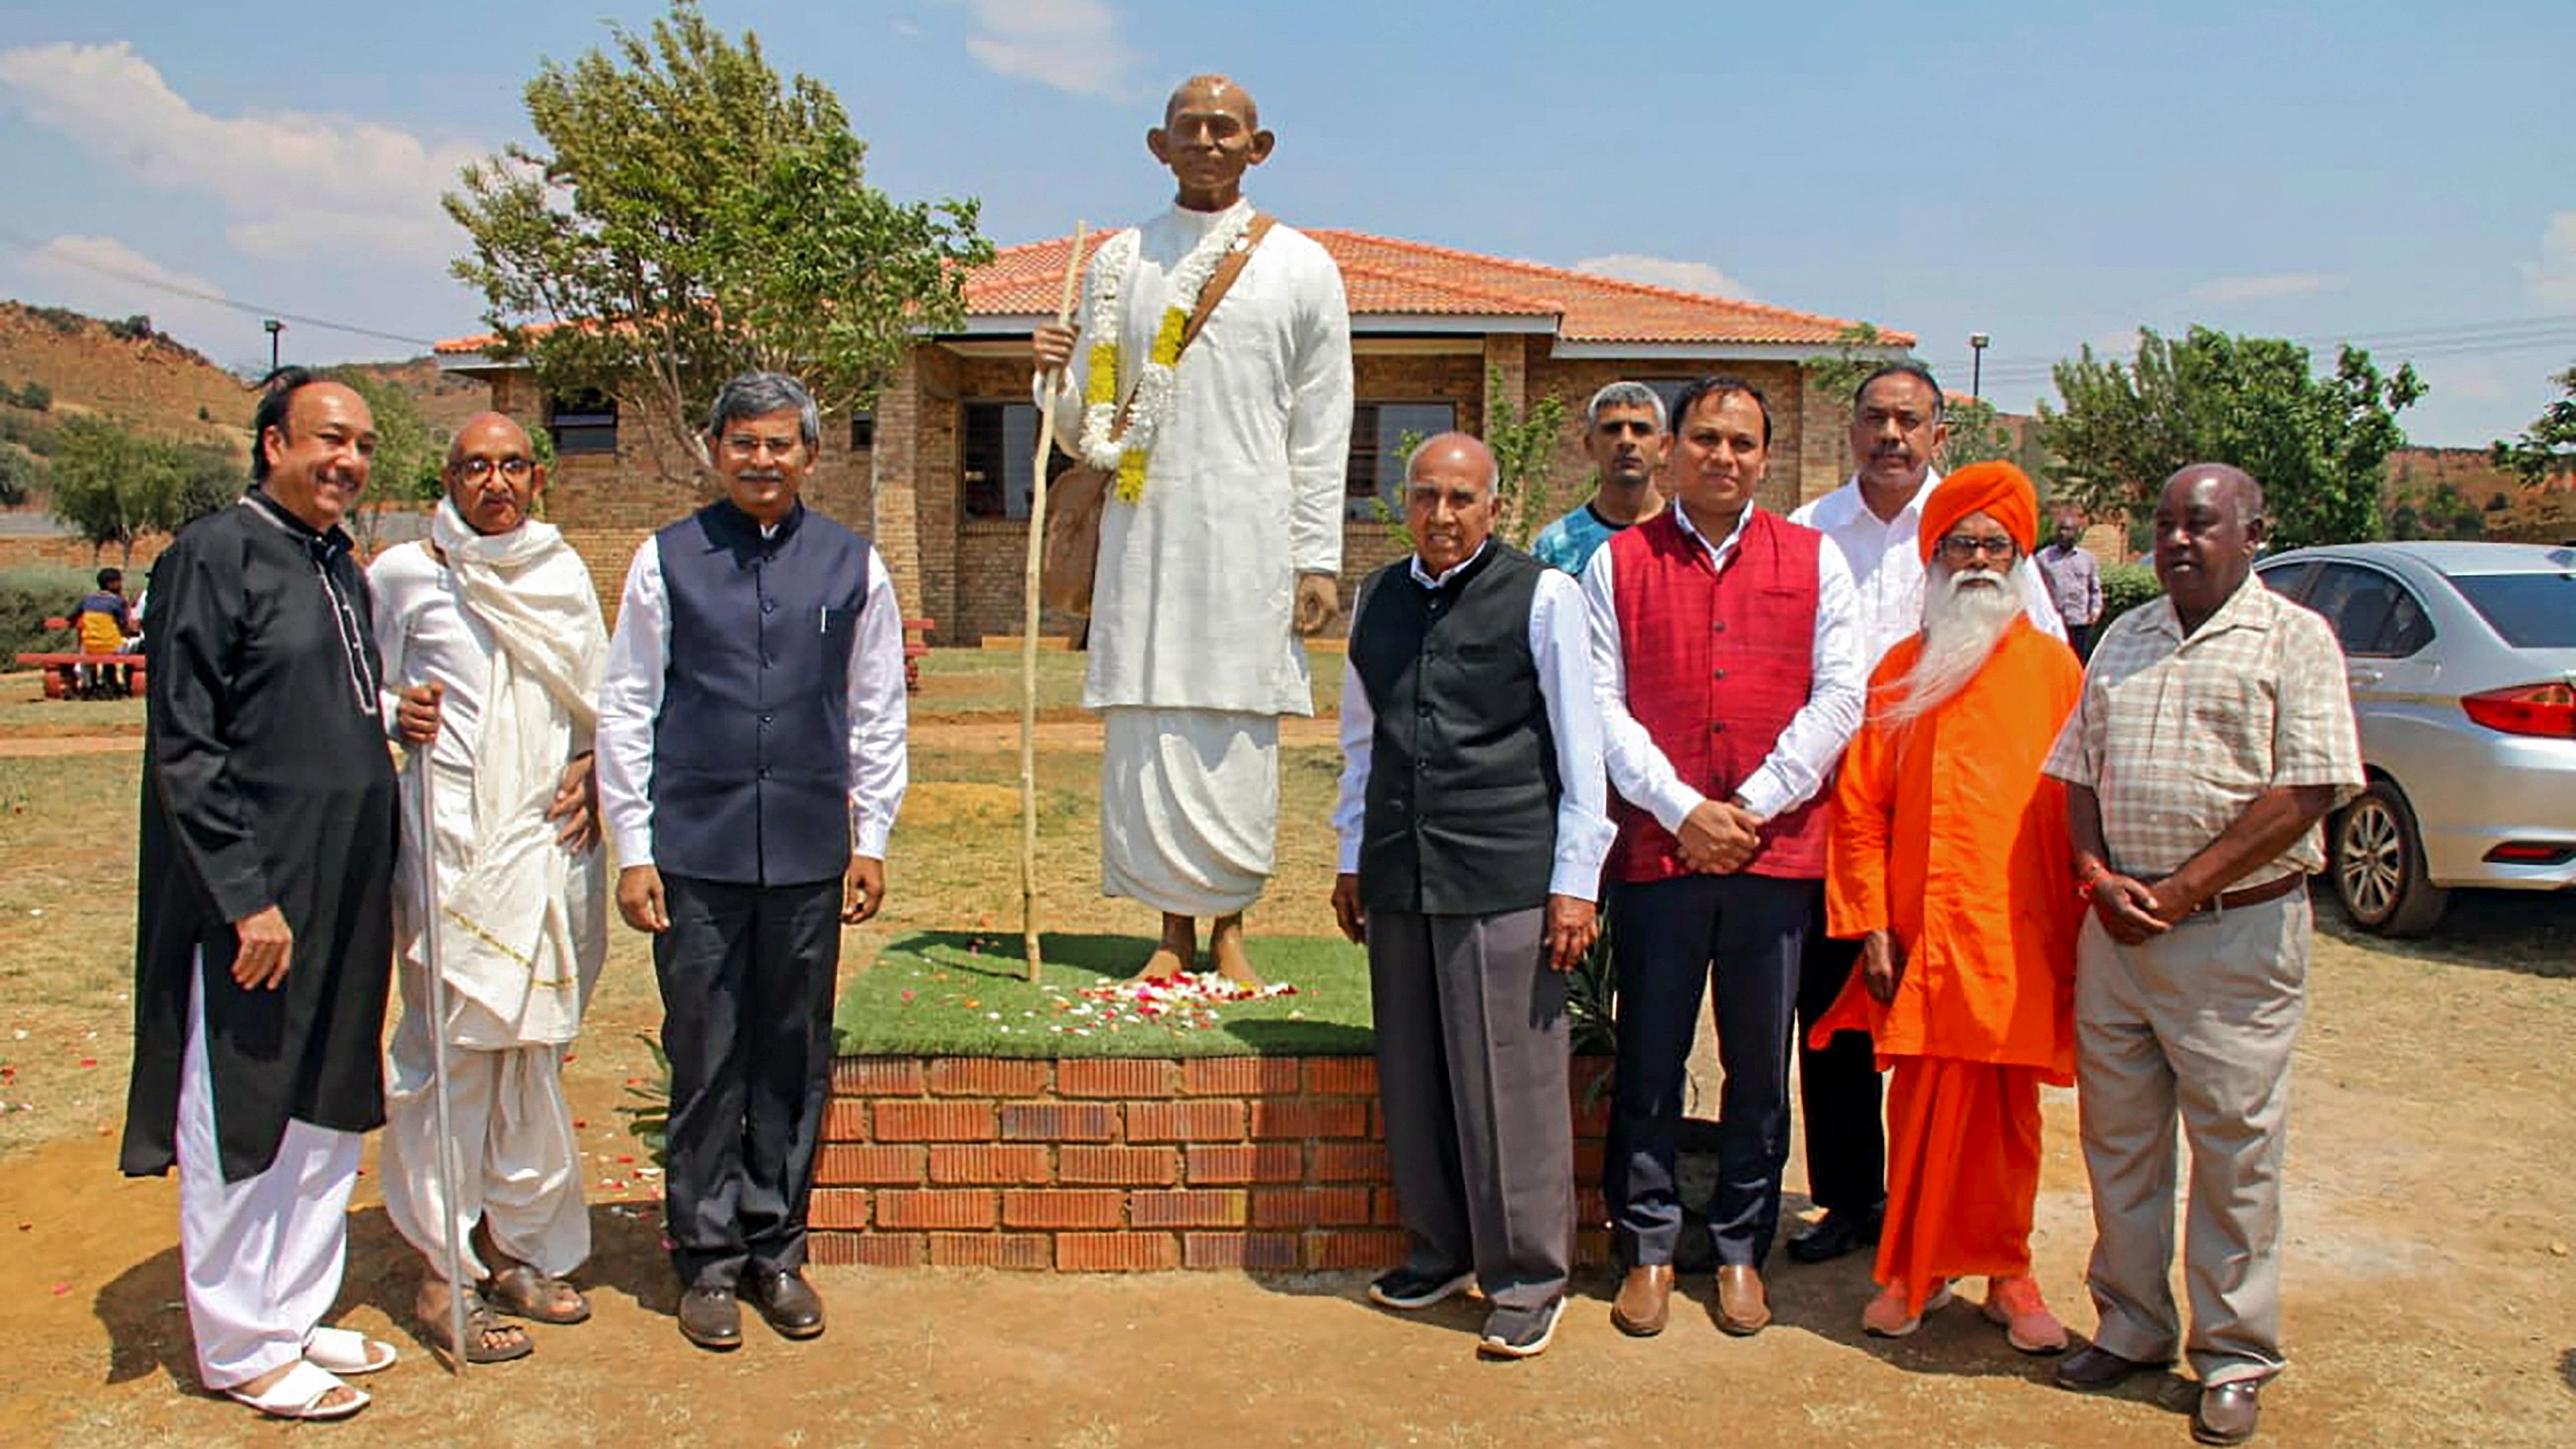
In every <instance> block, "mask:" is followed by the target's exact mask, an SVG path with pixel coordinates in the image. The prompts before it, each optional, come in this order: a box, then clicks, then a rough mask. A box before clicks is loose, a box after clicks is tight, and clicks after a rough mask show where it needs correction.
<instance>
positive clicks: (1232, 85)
mask: <svg viewBox="0 0 2576 1449" xmlns="http://www.w3.org/2000/svg"><path fill="white" fill-rule="evenodd" d="M1210 110H1215V111H1224V112H1226V113H1227V114H1228V115H1231V116H1233V117H1234V118H1235V119H1236V120H1237V121H1240V122H1242V123H1243V129H1245V130H1246V131H1258V130H1260V129H1261V107H1259V106H1257V105H1255V104H1253V100H1252V92H1250V91H1248V90H1245V89H1244V88H1243V87H1242V86H1241V85H1240V84H1238V83H1237V82H1236V80H1235V78H1234V77H1232V76H1230V75H1218V74H1216V73H1215V72H1213V71H1211V72H1209V73H1207V74H1205V75H1194V76H1191V77H1190V78H1189V79H1188V80H1185V81H1183V82H1181V83H1180V84H1179V85H1176V86H1174V87H1172V94H1171V97H1170V99H1168V100H1166V101H1164V102H1163V125H1164V126H1165V127H1166V128H1169V127H1170V126H1171V125H1172V124H1173V123H1174V122H1176V121H1178V120H1179V119H1180V118H1181V117H1183V116H1185V115H1188V114H1189V113H1191V112H1192V111H1210Z"/></svg>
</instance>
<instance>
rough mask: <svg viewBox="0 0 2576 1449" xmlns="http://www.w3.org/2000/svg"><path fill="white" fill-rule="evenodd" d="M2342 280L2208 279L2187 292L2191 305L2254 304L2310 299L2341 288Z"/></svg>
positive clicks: (2279, 276) (2280, 275)
mask: <svg viewBox="0 0 2576 1449" xmlns="http://www.w3.org/2000/svg"><path fill="white" fill-rule="evenodd" d="M2343 285H2344V279H2343V278H2341V277H2334V276H2328V275H2327V274H2325V273H2324V272H2264V273H2260V274H2258V275H2255V276H2248V277H2212V278H2210V279H2209V280H2208V281H2206V282H2202V283H2200V284H2199V285H2197V286H2195V287H2193V288H2192V289H2191V299H2192V300H2193V301H2195V302H2258V301H2264V300H2267V299H2269V298H2273V297H2313V296H2315V295H2316V294H2318V293H2319V292H2337V291H2341V290H2342V289H2343Z"/></svg>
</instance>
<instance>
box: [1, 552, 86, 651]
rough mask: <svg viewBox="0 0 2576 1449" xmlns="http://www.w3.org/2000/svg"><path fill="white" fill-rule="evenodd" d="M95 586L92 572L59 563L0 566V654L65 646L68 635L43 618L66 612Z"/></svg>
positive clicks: (53, 617) (59, 615)
mask: <svg viewBox="0 0 2576 1449" xmlns="http://www.w3.org/2000/svg"><path fill="white" fill-rule="evenodd" d="M96 588H97V578H96V576H95V575H94V574H92V573H89V572H85V571H83V570H81V569H76V568H69V567H66V566H64V565H61V564H23V565H20V566H18V567H15V568H0V650H5V651H6V655H5V656H0V657H9V658H14V657H15V656H17V655H19V654H21V653H25V652H28V651H31V650H48V649H61V648H64V647H66V646H67V645H68V644H69V643H70V639H69V637H68V636H67V635H66V634H64V632H63V631H61V630H59V629H47V628H46V627H45V621H46V620H47V619H59V618H62V617H64V616H65V615H68V614H69V613H71V611H72V605H74V604H77V603H79V602H80V601H81V600H82V599H84V598H87V597H88V596H89V595H90V594H91V593H92V592H94V591H95V590H96Z"/></svg>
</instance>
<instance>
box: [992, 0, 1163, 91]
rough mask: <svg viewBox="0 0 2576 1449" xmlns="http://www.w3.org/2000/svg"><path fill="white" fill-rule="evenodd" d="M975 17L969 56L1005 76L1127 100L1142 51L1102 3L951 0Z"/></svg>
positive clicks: (1091, 0)
mask: <svg viewBox="0 0 2576 1449" xmlns="http://www.w3.org/2000/svg"><path fill="white" fill-rule="evenodd" d="M950 3H952V4H962V5H964V6H965V7H966V8H967V9H968V10H970V11H972V12H973V13H974V16H975V34H974V35H972V36H970V37H968V38H967V41H966V52H967V54H969V55H972V56H974V57H975V59H977V60H978V61H981V62H982V63H983V65H984V67H985V69H987V70H990V71H993V72H994V73H996V74H999V75H1006V76H1015V77H1018V78H1019V79H1022V80H1033V81H1036V82H1037V83H1039V84H1040V85H1046V86H1053V87H1054V88H1055V89H1057V90H1060V91H1066V92H1069V93H1071V94H1073V95H1077V96H1099V97H1102V98H1104V99H1107V100H1125V99H1127V98H1129V97H1130V96H1131V95H1132V94H1133V93H1134V89H1135V88H1134V86H1133V84H1132V83H1131V82H1130V80H1129V78H1128V72H1129V71H1130V69H1131V68H1132V67H1134V65H1135V64H1136V61H1137V59H1138V56H1137V53H1136V51H1135V50H1134V49H1133V48H1132V47H1130V46H1129V45H1128V44H1127V42H1125V41H1124V40H1121V39H1119V37H1118V16H1117V14H1116V13H1115V12H1113V11H1112V10H1111V9H1110V8H1109V7H1108V5H1106V4H1104V3H1102V0H950Z"/></svg>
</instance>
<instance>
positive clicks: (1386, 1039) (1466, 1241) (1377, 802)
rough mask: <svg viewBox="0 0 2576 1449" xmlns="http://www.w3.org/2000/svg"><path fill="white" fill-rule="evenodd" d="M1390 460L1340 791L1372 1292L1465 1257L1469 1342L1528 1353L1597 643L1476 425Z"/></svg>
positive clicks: (1562, 1129)
mask: <svg viewBox="0 0 2576 1449" xmlns="http://www.w3.org/2000/svg"><path fill="white" fill-rule="evenodd" d="M1405 474H1406V479H1405V484H1406V486H1405V522H1406V525H1407V526H1408V527H1409V528H1410V529H1411V530H1412V533H1413V538H1414V549H1415V551H1414V553H1413V555H1412V557H1410V558H1407V559H1399V560H1397V561H1396V562H1394V563H1391V564H1388V565H1387V566H1386V567H1384V568H1382V569H1379V570H1378V571H1377V572H1376V573H1375V574H1374V575H1372V576H1371V577H1370V578H1369V580H1368V582H1367V584H1365V585H1364V586H1363V587H1362V589H1361V591H1360V596H1359V603H1358V605H1357V607H1356V609H1355V610H1354V611H1353V614H1352V620H1351V637H1350V652H1349V655H1348V657H1347V661H1346V662H1345V664H1344V665H1343V669H1342V730H1341V737H1342V757H1343V761H1344V764H1343V767H1342V784H1341V798H1340V802H1339V803H1338V805H1337V806H1336V807H1335V809H1334V811H1333V827H1334V830H1335V831H1336V833H1338V834H1339V835H1340V837H1341V871H1340V874H1339V875H1338V876H1337V877H1336V878H1335V880H1334V882H1333V914H1334V916H1335V917H1336V918H1338V919H1339V921H1340V923H1341V927H1342V932H1343V934H1345V935H1347V936H1349V937H1350V938H1351V939H1352V940H1354V941H1365V942H1367V944H1368V956H1369V993H1370V1004H1371V1008H1372V1010H1373V1011H1374V1013H1375V1017H1376V1028H1377V1075H1378V1094H1379V1099H1380V1102H1381V1104H1382V1106H1383V1108H1384V1110H1385V1114H1386V1145H1387V1155H1388V1158H1389V1159H1390V1162H1391V1165H1392V1168H1393V1175H1394V1179H1395V1193H1396V1201H1397V1203H1398V1204H1399V1206H1400V1210H1401V1212H1402V1215H1403V1220H1404V1230H1405V1238H1406V1253H1405V1260H1404V1262H1403V1263H1401V1264H1400V1265H1398V1266H1397V1267H1396V1268H1394V1269H1393V1270H1392V1271H1389V1272H1387V1273H1385V1274H1383V1275H1381V1276H1380V1277H1379V1278H1378V1280H1377V1281H1376V1282H1374V1283H1372V1284H1370V1285H1369V1297H1370V1298H1371V1299H1373V1300H1375V1301H1376V1302H1378V1303H1380V1304H1382V1305H1384V1306H1386V1307H1389V1308H1396V1309H1413V1308H1427V1307H1429V1306H1430V1305H1432V1304H1434V1303H1437V1302H1439V1301H1441V1300H1442V1299H1444V1298H1447V1297H1449V1296H1450V1295H1451V1294H1453V1293H1456V1292H1458V1291H1459V1290H1460V1289H1462V1288H1464V1287H1466V1286H1467V1284H1468V1283H1469V1281H1471V1280H1472V1281H1474V1282H1476V1283H1477V1284H1479V1285H1480V1286H1481V1287H1482V1289H1483V1291H1484V1296H1485V1300H1486V1302H1488V1303H1490V1304H1491V1305H1493V1306H1492V1310H1491V1312H1490V1313H1489V1314H1488V1315H1487V1317H1486V1320H1485V1329H1484V1333H1483V1335H1482V1337H1481V1339H1480V1340H1479V1342H1478V1343H1477V1352H1479V1353H1481V1354H1484V1355H1486V1356H1488V1357H1495V1358H1530V1357H1533V1356H1535V1355H1537V1354H1539V1353H1541V1352H1544V1351H1545V1350H1546V1348H1547V1345H1548V1342H1549V1340H1550V1339H1552V1338H1553V1337H1554V1336H1555V1334H1556V1322H1557V1318H1558V1316H1559V1315H1560V1314H1561V1313H1562V1312H1563V1311H1564V1307H1565V1279H1566V1274H1567V1271H1568V1270H1569V1269H1570V1268H1571V1266H1572V1264H1571V1262H1570V1258H1569V1249H1571V1247H1572V1246H1573V1237H1574V1198H1573V1189H1574V1131H1573V1120H1572V1117H1571V1116H1570V1114H1569V1113H1568V1112H1567V1111H1566V1050H1567V1038H1566V1018H1565V991H1566V973H1567V972H1568V971H1570V970H1572V969H1573V967H1574V965H1575V963H1576V962H1578V961H1580V960H1582V959H1583V953H1584V952H1585V951H1586V950H1587V949H1589V948H1590V947H1591V945H1592V941H1593V938H1594V937H1595V936H1596V935H1597V934H1599V925H1598V922H1597V921H1596V920H1595V917H1594V908H1593V897H1594V895H1595V893H1596V892H1597V891H1598V890H1599V888H1600V882H1601V863H1602V861H1603V859H1604V858H1605V857H1606V856H1607V855H1608V854H1609V850H1610V840H1611V835H1612V827H1611V824H1610V819H1609V816H1608V815H1607V814H1606V813H1604V805H1605V803H1606V801H1605V798H1604V797H1605V796H1606V794H1607V789H1606V787H1605V786H1604V784H1603V782H1602V765H1601V734H1600V724H1599V721H1598V719H1597V718H1596V717H1595V715H1594V714H1593V708H1592V694H1593V688H1592V660H1591V656H1590V653H1589V645H1588V643H1587V641H1586V638H1585V618H1584V612H1583V598H1582V595H1581V594H1580V593H1579V592H1577V590H1576V588H1575V584H1574V580H1573V579H1572V578H1571V577H1570V576H1568V575H1566V574H1564V573H1562V572H1560V571H1557V570H1555V569H1551V568H1548V567H1546V566H1545V565H1543V564H1541V563H1539V562H1538V561H1537V560H1536V559H1534V558H1532V557H1530V556H1529V555H1528V554H1525V553H1522V552H1521V551H1520V550H1518V549H1516V548H1513V547H1511V546H1509V545H1508V544H1504V543H1500V542H1497V541H1494V540H1493V539H1492V538H1491V537H1490V535H1491V534H1492V532H1493V528H1494V503H1495V499H1494V485H1495V481H1496V470H1495V466H1494V455H1493V454H1492V453H1491V452H1490V451H1488V450H1487V449H1486V447H1485V445H1484V444H1483V443H1480V442H1478V441H1476V440H1475V439H1474V438H1471V437H1468V436H1467V435H1465V434H1464V433H1443V434H1441V435H1440V436H1438V437H1436V438H1433V439H1431V440H1430V441H1429V442H1427V443H1424V444H1423V445H1422V446H1421V447H1419V448H1417V449H1415V450H1414V454H1413V457H1412V459H1411V460H1410V462H1409V463H1408V465H1407V467H1406V470H1405Z"/></svg>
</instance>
